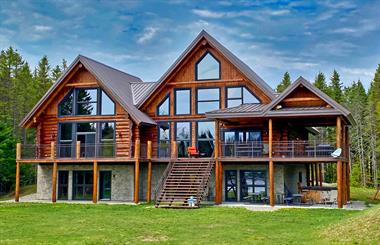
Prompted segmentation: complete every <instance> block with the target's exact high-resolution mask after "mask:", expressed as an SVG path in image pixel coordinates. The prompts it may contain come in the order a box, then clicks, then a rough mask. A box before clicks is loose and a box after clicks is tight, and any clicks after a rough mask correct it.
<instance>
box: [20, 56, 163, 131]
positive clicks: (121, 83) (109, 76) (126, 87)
mask: <svg viewBox="0 0 380 245" xmlns="http://www.w3.org/2000/svg"><path fill="white" fill-rule="evenodd" d="M79 63H81V64H83V66H84V67H85V68H86V69H87V70H88V71H89V72H91V74H93V75H94V76H95V77H96V78H97V80H98V81H99V84H100V86H101V87H102V89H104V90H105V91H106V92H107V93H108V94H109V95H110V96H111V97H112V98H113V99H115V100H116V101H117V102H118V103H119V104H120V105H121V106H122V107H123V108H124V109H125V110H126V111H127V112H128V113H129V114H130V116H131V118H132V120H133V121H134V122H135V123H137V124H148V125H156V122H155V121H153V120H152V119H151V118H150V117H149V116H147V115H146V114H145V113H143V112H141V111H140V110H138V109H137V108H136V107H135V106H134V104H133V95H132V88H131V83H132V82H133V83H142V80H141V79H140V78H138V77H135V76H132V75H130V74H128V73H125V72H122V71H120V70H117V69H115V68H112V67H110V66H108V65H105V64H102V63H100V62H98V61H95V60H93V59H90V58H88V57H85V56H83V55H79V56H78V57H77V58H75V60H74V61H73V62H72V63H71V64H70V66H69V68H68V69H67V70H66V71H65V72H64V74H62V76H61V77H60V78H59V79H58V80H57V81H56V82H55V83H54V84H53V86H51V88H50V89H49V90H48V91H47V92H46V94H45V95H44V96H43V97H42V98H41V99H40V100H39V101H38V103H37V104H36V105H35V106H34V107H33V109H32V110H31V111H30V112H29V113H28V114H27V115H26V116H25V118H24V119H23V120H22V121H21V123H20V126H21V127H24V126H25V125H26V123H27V122H28V121H29V120H31V118H32V117H33V115H34V114H35V113H36V112H37V110H38V109H39V108H40V107H41V106H42V104H43V103H44V102H45V101H46V100H47V98H48V97H49V96H50V95H51V94H52V92H53V91H54V90H55V89H56V88H57V87H58V86H59V84H61V83H62V81H63V80H64V78H65V77H66V76H67V75H68V74H69V73H70V72H71V71H72V69H73V68H74V67H75V66H76V65H77V64H79Z"/></svg>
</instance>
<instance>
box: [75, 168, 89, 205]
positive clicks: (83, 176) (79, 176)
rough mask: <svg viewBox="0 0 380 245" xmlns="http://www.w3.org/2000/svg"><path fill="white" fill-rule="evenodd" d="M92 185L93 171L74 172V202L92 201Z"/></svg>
mask: <svg viewBox="0 0 380 245" xmlns="http://www.w3.org/2000/svg"><path fill="white" fill-rule="evenodd" d="M92 183H93V172H92V171H73V200H91V199H92Z"/></svg>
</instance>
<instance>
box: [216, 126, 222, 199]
mask: <svg viewBox="0 0 380 245" xmlns="http://www.w3.org/2000/svg"><path fill="white" fill-rule="evenodd" d="M214 158H215V204H221V203H222V184H221V179H222V178H221V177H220V175H221V173H222V172H221V164H220V162H219V121H218V120H216V121H215V147H214Z"/></svg>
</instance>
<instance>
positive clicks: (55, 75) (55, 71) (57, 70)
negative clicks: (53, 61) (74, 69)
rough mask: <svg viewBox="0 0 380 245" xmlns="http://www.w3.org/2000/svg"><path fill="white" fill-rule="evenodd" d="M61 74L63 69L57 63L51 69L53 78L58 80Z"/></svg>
mask: <svg viewBox="0 0 380 245" xmlns="http://www.w3.org/2000/svg"><path fill="white" fill-rule="evenodd" d="M61 75H62V70H61V68H60V67H59V65H56V66H55V67H54V69H53V70H52V71H51V78H52V80H53V81H54V82H56V81H57V80H58V78H59V77H60V76H61Z"/></svg>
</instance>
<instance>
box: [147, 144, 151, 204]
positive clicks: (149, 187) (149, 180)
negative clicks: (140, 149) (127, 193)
mask: <svg viewBox="0 0 380 245" xmlns="http://www.w3.org/2000/svg"><path fill="white" fill-rule="evenodd" d="M147 146H148V150H147V159H148V180H147V181H148V184H147V191H146V201H147V202H148V203H149V202H150V201H151V196H152V191H151V188H152V141H150V140H149V141H148V143H147Z"/></svg>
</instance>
